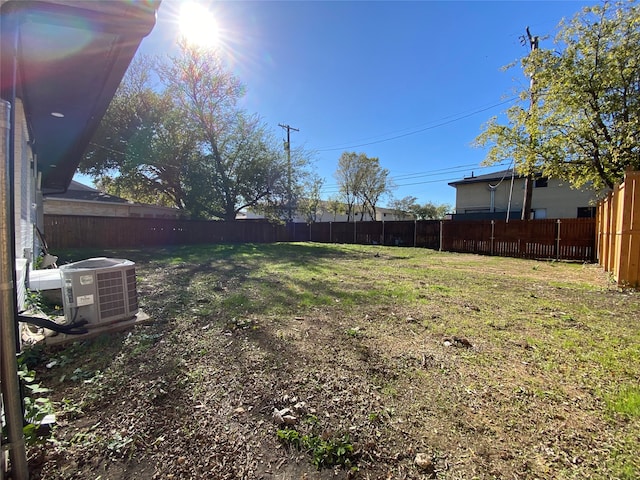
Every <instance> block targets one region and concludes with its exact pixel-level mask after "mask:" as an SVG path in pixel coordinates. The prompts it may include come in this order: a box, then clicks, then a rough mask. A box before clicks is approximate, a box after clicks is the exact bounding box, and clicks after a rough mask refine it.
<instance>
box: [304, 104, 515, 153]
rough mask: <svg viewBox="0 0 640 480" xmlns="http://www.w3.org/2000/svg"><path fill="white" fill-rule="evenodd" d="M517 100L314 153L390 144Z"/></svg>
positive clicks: (317, 150) (318, 150)
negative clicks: (368, 140)
mask: <svg viewBox="0 0 640 480" xmlns="http://www.w3.org/2000/svg"><path fill="white" fill-rule="evenodd" d="M517 99H518V97H511V98H508V99H507V100H504V101H502V102H499V103H495V104H493V105H490V106H488V107H485V108H481V109H479V110H474V111H473V112H470V113H467V114H465V115H461V116H457V117H456V118H453V119H451V120H447V121H445V122H440V123H437V124H435V125H430V126H428V127H424V128H419V129H417V130H412V131H410V132H407V133H403V134H400V135H395V136H393V137H388V138H383V139H381V140H374V141H372V142H366V143H360V144H357V145H345V146H341V147H329V148H319V149H316V150H315V151H316V152H332V151H336V150H347V149H351V148H358V147H365V146H367V145H375V144H377V143H384V142H390V141H391V140H397V139H398V138H403V137H408V136H410V135H415V134H417V133H422V132H426V131H427V130H433V129H434V128H439V127H443V126H445V125H449V124H451V123H455V122H458V121H460V120H464V119H465V118H469V117H472V116H473V115H476V114H478V113H482V112H486V111H487V110H491V109H492V108H495V107H499V106H500V105H504V104H506V103H511V102H513V101H514V100H517Z"/></svg>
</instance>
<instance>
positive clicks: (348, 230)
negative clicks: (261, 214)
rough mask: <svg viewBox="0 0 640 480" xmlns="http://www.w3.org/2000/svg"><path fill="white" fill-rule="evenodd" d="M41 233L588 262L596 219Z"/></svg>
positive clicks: (70, 240) (77, 239)
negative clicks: (387, 248)
mask: <svg viewBox="0 0 640 480" xmlns="http://www.w3.org/2000/svg"><path fill="white" fill-rule="evenodd" d="M45 235H46V237H47V241H48V243H49V246H50V248H53V249H56V248H57V249H61V248H76V247H97V248H124V247H142V246H155V245H171V244H174V245H175V244H195V243H270V242H290V241H295V242H307V241H312V242H324V243H358V244H366V245H390V246H404V247H414V246H415V247H426V248H432V249H441V250H445V251H453V252H465V253H479V254H484V255H500V256H512V257H523V258H555V259H565V260H582V261H592V260H593V259H594V252H595V221H594V220H593V219H563V220H529V221H520V220H512V221H510V222H505V221H490V220H474V221H457V220H456V221H437V220H429V221H393V222H329V223H314V224H310V225H307V224H304V223H292V224H288V225H286V226H285V225H275V224H272V223H268V222H266V221H239V222H216V221H197V220H192V221H189V220H171V219H147V218H119V217H79V216H68V215H45Z"/></svg>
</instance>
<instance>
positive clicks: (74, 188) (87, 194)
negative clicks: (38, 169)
mask: <svg viewBox="0 0 640 480" xmlns="http://www.w3.org/2000/svg"><path fill="white" fill-rule="evenodd" d="M45 198H46V199H60V200H81V201H87V202H107V203H133V202H130V201H129V200H126V199H124V198H120V197H116V196H115V195H109V194H108V193H104V192H101V191H100V190H97V189H95V188H92V187H89V186H87V185H83V184H82V183H80V182H76V181H75V180H72V181H71V183H70V184H69V188H67V191H66V192H64V193H50V194H47V195H45Z"/></svg>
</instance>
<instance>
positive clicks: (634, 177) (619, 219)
mask: <svg viewBox="0 0 640 480" xmlns="http://www.w3.org/2000/svg"><path fill="white" fill-rule="evenodd" d="M596 219H597V246H598V259H599V262H600V265H601V266H602V267H603V268H604V269H605V271H607V272H612V273H613V275H614V277H615V279H616V281H617V282H618V285H620V286H629V287H634V288H639V287H640V171H636V172H626V173H625V177H624V182H623V183H622V184H621V185H616V187H615V188H614V189H613V191H612V192H611V193H609V195H608V196H607V197H606V198H605V199H604V200H602V201H601V202H600V203H599V204H598V209H597V216H596Z"/></svg>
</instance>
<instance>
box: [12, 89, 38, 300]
mask: <svg viewBox="0 0 640 480" xmlns="http://www.w3.org/2000/svg"><path fill="white" fill-rule="evenodd" d="M15 125H16V128H15V139H14V140H15V151H14V156H15V163H14V172H15V173H14V175H15V183H14V210H15V211H14V222H15V251H16V279H17V284H18V285H17V296H18V308H19V309H23V308H24V306H25V295H26V290H25V283H24V279H25V278H26V273H27V269H28V268H29V263H30V262H31V261H32V259H33V255H34V254H36V255H37V254H38V253H39V252H36V251H35V249H36V245H35V243H34V225H35V224H36V216H37V209H36V196H37V193H36V178H37V173H36V172H37V168H36V167H37V166H36V160H35V158H34V155H33V152H32V150H31V147H30V146H29V143H28V142H29V131H28V129H27V122H26V119H25V115H24V109H23V106H22V102H21V101H20V100H19V99H16V102H15ZM21 280H22V281H21Z"/></svg>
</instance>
